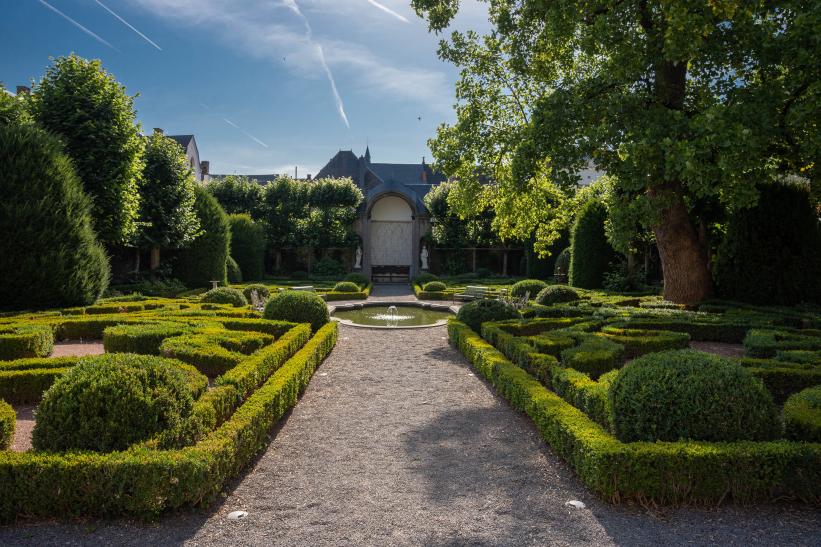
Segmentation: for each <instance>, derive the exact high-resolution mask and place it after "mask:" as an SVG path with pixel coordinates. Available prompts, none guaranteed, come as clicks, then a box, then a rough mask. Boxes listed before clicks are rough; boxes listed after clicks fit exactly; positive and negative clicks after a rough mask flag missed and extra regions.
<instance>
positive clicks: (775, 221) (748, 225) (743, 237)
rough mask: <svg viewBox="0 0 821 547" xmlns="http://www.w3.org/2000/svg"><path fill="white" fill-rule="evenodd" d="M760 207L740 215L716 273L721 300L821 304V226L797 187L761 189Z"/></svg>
mask: <svg viewBox="0 0 821 547" xmlns="http://www.w3.org/2000/svg"><path fill="white" fill-rule="evenodd" d="M760 191H761V195H760V198H759V204H758V206H756V207H753V208H751V209H746V210H742V211H738V212H736V213H735V214H734V215H732V216H731V217H730V220H729V222H728V224H727V235H726V236H725V238H724V241H723V242H722V244H721V246H720V247H719V251H718V260H717V262H716V267H715V278H716V285H717V290H718V292H719V294H720V295H721V296H722V297H724V298H727V299H731V300H740V301H743V302H752V303H755V304H784V305H791V304H795V303H797V302H802V301H805V302H820V301H821V226H819V220H818V216H817V214H816V212H815V211H814V210H813V207H812V205H811V202H810V199H809V189H808V188H807V187H806V186H804V185H798V184H769V185H766V186H762V187H760Z"/></svg>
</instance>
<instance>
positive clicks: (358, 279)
mask: <svg viewBox="0 0 821 547" xmlns="http://www.w3.org/2000/svg"><path fill="white" fill-rule="evenodd" d="M342 281H350V282H351V283H356V284H357V285H359V286H360V287H365V286H367V284H368V278H367V277H365V276H364V275H362V274H361V273H357V272H351V273H349V274H348V275H346V276H345V278H344V279H343V280H342Z"/></svg>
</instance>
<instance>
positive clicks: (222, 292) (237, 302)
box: [201, 287, 248, 308]
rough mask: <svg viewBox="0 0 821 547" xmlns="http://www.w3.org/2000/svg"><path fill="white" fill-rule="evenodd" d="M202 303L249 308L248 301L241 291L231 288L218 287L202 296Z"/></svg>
mask: <svg viewBox="0 0 821 547" xmlns="http://www.w3.org/2000/svg"><path fill="white" fill-rule="evenodd" d="M201 301H202V302H207V303H209V304H231V305H232V306H234V307H235V308H241V307H242V306H247V305H248V301H247V300H245V295H243V294H242V291H240V290H239V289H232V288H231V287H217V288H216V289H211V290H210V291H208V292H207V293H205V294H204V295H202V300H201Z"/></svg>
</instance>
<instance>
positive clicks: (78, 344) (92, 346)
mask: <svg viewBox="0 0 821 547" xmlns="http://www.w3.org/2000/svg"><path fill="white" fill-rule="evenodd" d="M103 353H105V348H104V347H103V341H102V340H63V341H62V342H56V343H55V344H54V351H53V352H51V357H82V356H84V355H102V354H103Z"/></svg>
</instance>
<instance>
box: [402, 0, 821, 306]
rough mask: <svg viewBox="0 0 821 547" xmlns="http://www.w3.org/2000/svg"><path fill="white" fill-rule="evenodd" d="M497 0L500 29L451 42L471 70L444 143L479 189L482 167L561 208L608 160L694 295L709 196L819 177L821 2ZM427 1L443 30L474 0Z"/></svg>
mask: <svg viewBox="0 0 821 547" xmlns="http://www.w3.org/2000/svg"><path fill="white" fill-rule="evenodd" d="M488 3H489V5H490V17H491V22H492V23H493V25H494V29H493V31H492V32H491V33H490V35H489V36H488V37H485V38H484V39H480V38H479V37H478V36H477V35H475V34H473V33H467V34H461V33H454V34H453V35H452V37H451V40H450V41H449V42H446V43H443V45H442V47H441V49H440V54H441V56H442V57H443V58H444V59H446V60H449V61H452V62H454V63H456V64H457V65H459V66H460V67H462V69H463V71H462V75H461V78H460V81H459V83H458V84H457V98H458V99H459V101H460V103H459V106H458V108H457V122H456V124H454V125H453V126H443V127H441V128H440V130H439V132H438V135H437V137H436V139H434V140H433V142H432V143H431V147H432V149H433V150H434V154H435V156H436V158H437V161H438V162H439V164H440V165H441V166H442V168H443V170H444V172H445V173H446V174H457V175H459V177H460V186H461V187H462V188H463V189H464V192H465V194H470V193H473V194H484V192H477V191H476V185H477V180H476V179H477V177H476V176H473V177H471V176H470V173H471V172H472V171H478V172H479V174H480V175H481V174H487V175H491V176H493V177H495V178H496V179H497V181H498V182H497V183H496V185H495V186H496V189H495V191H496V197H495V199H497V200H505V199H506V200H508V201H513V200H520V203H524V202H525V200H530V203H532V205H533V208H535V209H537V210H538V209H539V208H544V205H543V204H544V203H547V204H548V210H549V209H550V207H552V204H553V203H554V200H555V196H556V195H557V194H556V192H561V191H562V190H566V189H567V188H568V187H569V186H571V185H572V184H573V182H575V178H576V176H577V173H578V171H579V170H580V169H581V168H582V167H584V166H585V165H588V164H589V163H590V162H593V163H594V164H595V165H596V166H598V167H599V168H600V169H602V170H604V171H606V172H607V173H608V174H610V175H612V176H613V177H614V181H615V183H614V185H613V188H612V192H613V195H614V199H615V200H617V203H618V205H619V208H620V209H622V210H624V211H627V212H629V213H630V214H631V215H632V216H633V218H635V219H637V220H639V221H640V223H641V225H642V226H645V227H647V228H651V229H652V230H653V232H654V235H655V238H656V241H657V244H658V247H659V253H660V256H661V260H662V266H663V270H664V277H665V296H666V297H667V298H668V299H670V300H674V301H677V302H694V301H698V300H701V299H703V298H705V297H707V296H709V295H710V294H711V291H712V280H711V276H710V272H709V270H708V253H707V245H706V226H705V222H704V218H703V211H701V210H700V204H702V203H704V202H711V201H712V202H717V203H719V204H720V205H721V206H722V207H724V208H726V209H727V210H730V211H732V210H736V209H741V208H746V207H750V206H752V205H754V204H755V203H756V201H757V199H758V190H757V189H756V183H760V182H765V183H766V182H767V181H771V180H773V179H776V178H778V177H780V176H783V175H785V174H793V175H801V176H804V177H806V178H808V179H810V180H811V181H812V182H813V184H815V185H817V184H818V181H817V175H818V173H817V170H818V167H817V164H816V160H817V158H818V157H819V146H820V144H819V143H821V138H820V137H819V133H818V130H817V125H816V124H817V120H818V119H819V105H821V101H819V95H821V80H819V79H818V77H817V75H818V74H819V69H820V68H821V55H819V51H818V48H819V46H818V41H817V40H816V39H815V36H816V35H817V29H818V28H819V26H821V12H819V10H818V8H817V7H814V4H811V3H810V4H808V3H803V2H798V1H787V2H779V3H777V4H773V3H769V2H761V1H754V0H731V1H729V2H719V3H716V2H703V1H702V2H689V3H684V2H656V1H651V0H605V1H601V2H595V3H593V4H591V3H590V2H587V1H583V0H571V1H570V2H555V1H544V0H517V1H514V0H489V2H488ZM413 5H414V7H415V8H416V10H417V12H418V13H420V14H421V15H423V16H426V17H427V18H428V21H429V23H430V26H431V28H432V29H433V30H436V31H439V30H442V29H444V28H445V27H446V26H447V25H448V24H449V22H450V21H451V19H452V18H453V16H454V15H455V13H456V11H457V10H458V6H459V2H458V1H457V0H414V1H413ZM485 58H487V59H488V61H484V60H483V59H485ZM483 82H484V83H485V85H484V88H483V87H482V85H480V84H482V83H483ZM525 91H529V93H526V92H525ZM519 105H521V108H518V110H519V113H518V114H516V111H517V107H518V106H519ZM503 110H504V112H505V113H504V115H501V114H500V112H502V111H503ZM514 114H515V115H514ZM477 167H478V169H477ZM490 167H492V170H491V169H489V168H490ZM471 170H472V171H471ZM463 178H464V180H465V181H466V182H465V183H462V182H461V181H462V179H463ZM471 188H473V191H471ZM543 194H546V195H543ZM496 210H497V215H498V216H499V217H501V218H504V217H510V216H511V215H514V214H515V213H519V212H522V211H527V210H528V208H527V207H522V206H521V205H520V206H517V207H513V208H505V207H503V206H502V207H499V206H497V207H496ZM534 214H535V213H532V212H528V213H524V217H525V218H527V217H528V216H531V215H534ZM510 222H511V225H515V221H512V220H511V221H510ZM535 224H536V225H537V226H541V225H543V224H544V219H538V220H537V221H535ZM619 225H621V226H628V225H630V223H619ZM537 231H538V228H537ZM551 236H552V234H551V232H550V231H549V230H548V231H547V233H543V234H541V235H540V236H539V237H540V239H549V238H550V237H551Z"/></svg>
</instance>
